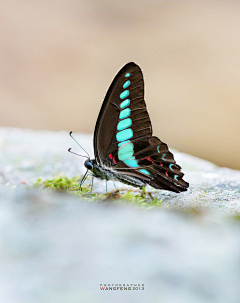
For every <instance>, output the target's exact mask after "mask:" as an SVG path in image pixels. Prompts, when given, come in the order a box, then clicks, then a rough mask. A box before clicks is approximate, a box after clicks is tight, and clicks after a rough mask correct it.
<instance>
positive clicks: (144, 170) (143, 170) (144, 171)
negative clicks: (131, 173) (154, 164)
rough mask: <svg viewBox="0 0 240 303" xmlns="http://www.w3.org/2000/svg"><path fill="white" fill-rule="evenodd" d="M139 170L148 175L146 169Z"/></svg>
mask: <svg viewBox="0 0 240 303" xmlns="http://www.w3.org/2000/svg"><path fill="white" fill-rule="evenodd" d="M139 171H140V172H142V173H143V174H145V175H150V172H149V171H147V170H146V169H139Z"/></svg>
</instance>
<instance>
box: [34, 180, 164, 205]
mask: <svg viewBox="0 0 240 303" xmlns="http://www.w3.org/2000/svg"><path fill="white" fill-rule="evenodd" d="M81 179H82V178H81V177H80V176H77V177H73V178H67V177H66V176H62V175H61V174H60V175H59V176H58V177H55V178H53V179H51V180H45V181H42V180H41V179H38V180H37V182H35V184H34V186H35V187H39V188H43V189H44V188H45V189H50V190H58V191H67V192H69V193H72V194H74V195H77V196H79V197H81V199H86V200H88V201H92V202H100V203H108V202H111V203H122V204H124V203H127V204H131V205H136V206H140V207H147V208H149V207H159V206H161V205H162V200H158V199H157V198H154V196H153V195H152V193H148V192H146V190H145V188H143V189H142V190H138V189H133V190H131V191H129V190H124V189H121V190H116V191H113V192H107V193H106V194H98V193H90V191H91V187H90V186H89V185H86V186H84V187H82V189H80V186H79V182H80V181H81Z"/></svg>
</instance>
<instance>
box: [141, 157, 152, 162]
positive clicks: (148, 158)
mask: <svg viewBox="0 0 240 303" xmlns="http://www.w3.org/2000/svg"><path fill="white" fill-rule="evenodd" d="M144 159H147V160H148V161H150V162H152V164H153V163H154V161H153V160H152V159H151V157H150V156H148V157H145V158H142V159H141V160H144Z"/></svg>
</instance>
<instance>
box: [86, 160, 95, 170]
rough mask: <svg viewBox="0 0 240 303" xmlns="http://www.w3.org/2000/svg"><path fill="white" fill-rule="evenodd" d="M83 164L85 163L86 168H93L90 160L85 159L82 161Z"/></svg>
mask: <svg viewBox="0 0 240 303" xmlns="http://www.w3.org/2000/svg"><path fill="white" fill-rule="evenodd" d="M84 165H85V167H86V168H87V169H90V170H91V169H92V168H93V165H92V162H90V161H88V160H87V161H85V163H84Z"/></svg>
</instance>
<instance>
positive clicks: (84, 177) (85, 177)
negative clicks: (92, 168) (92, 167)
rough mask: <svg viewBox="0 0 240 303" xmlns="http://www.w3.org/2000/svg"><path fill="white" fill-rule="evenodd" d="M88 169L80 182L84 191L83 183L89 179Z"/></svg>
mask: <svg viewBox="0 0 240 303" xmlns="http://www.w3.org/2000/svg"><path fill="white" fill-rule="evenodd" d="M87 175H88V171H86V173H85V175H84V176H83V178H82V180H81V181H80V182H79V186H80V190H81V191H82V185H83V183H84V182H85V180H86V179H87Z"/></svg>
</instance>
